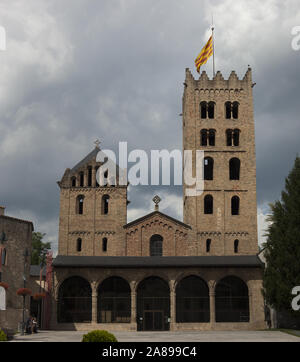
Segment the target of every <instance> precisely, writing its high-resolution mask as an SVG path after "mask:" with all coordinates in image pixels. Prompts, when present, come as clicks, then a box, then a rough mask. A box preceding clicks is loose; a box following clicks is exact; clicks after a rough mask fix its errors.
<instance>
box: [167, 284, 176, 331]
mask: <svg viewBox="0 0 300 362" xmlns="http://www.w3.org/2000/svg"><path fill="white" fill-rule="evenodd" d="M169 288H170V315H169V316H168V317H170V331H174V330H175V329H176V326H175V325H176V290H175V280H170V281H169Z"/></svg>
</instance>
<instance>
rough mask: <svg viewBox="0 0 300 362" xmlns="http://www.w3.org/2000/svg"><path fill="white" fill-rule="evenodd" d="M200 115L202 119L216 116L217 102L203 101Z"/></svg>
mask: <svg viewBox="0 0 300 362" xmlns="http://www.w3.org/2000/svg"><path fill="white" fill-rule="evenodd" d="M200 115H201V118H202V119H206V118H209V119H213V118H215V103H214V102H201V103H200Z"/></svg>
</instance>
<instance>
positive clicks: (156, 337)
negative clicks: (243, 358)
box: [12, 331, 300, 342]
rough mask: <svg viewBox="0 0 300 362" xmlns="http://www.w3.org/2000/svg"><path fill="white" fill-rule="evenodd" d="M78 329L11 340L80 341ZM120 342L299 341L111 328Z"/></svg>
mask: <svg viewBox="0 0 300 362" xmlns="http://www.w3.org/2000/svg"><path fill="white" fill-rule="evenodd" d="M85 333H87V332H79V331H40V332H39V333H37V334H32V335H24V336H21V335H16V336H15V339H14V340H13V341H12V342H80V341H81V339H82V336H83V334H85ZM113 333H114V335H115V336H116V338H117V339H118V341H119V342H300V338H299V337H296V336H292V335H290V334H287V333H283V332H279V331H198V332H188V331H186V332H113Z"/></svg>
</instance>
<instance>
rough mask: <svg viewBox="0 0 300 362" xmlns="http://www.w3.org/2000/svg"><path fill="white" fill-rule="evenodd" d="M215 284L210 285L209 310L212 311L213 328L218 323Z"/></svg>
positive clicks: (211, 322) (212, 282)
mask: <svg viewBox="0 0 300 362" xmlns="http://www.w3.org/2000/svg"><path fill="white" fill-rule="evenodd" d="M215 296H216V295H215V282H214V281H211V282H210V283H209V310H210V324H211V327H212V328H213V327H214V325H215V323H216V304H215V300H216V298H215Z"/></svg>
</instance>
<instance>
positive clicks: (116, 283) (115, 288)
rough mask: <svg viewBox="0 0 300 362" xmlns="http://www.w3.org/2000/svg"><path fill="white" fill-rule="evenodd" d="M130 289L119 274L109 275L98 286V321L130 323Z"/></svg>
mask: <svg viewBox="0 0 300 362" xmlns="http://www.w3.org/2000/svg"><path fill="white" fill-rule="evenodd" d="M130 318H131V289H130V285H129V283H128V282H127V281H126V280H125V279H123V278H122V277H119V276H111V277H108V278H106V279H104V280H103V281H102V283H101V284H99V286H98V301H97V320H98V323H130Z"/></svg>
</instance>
